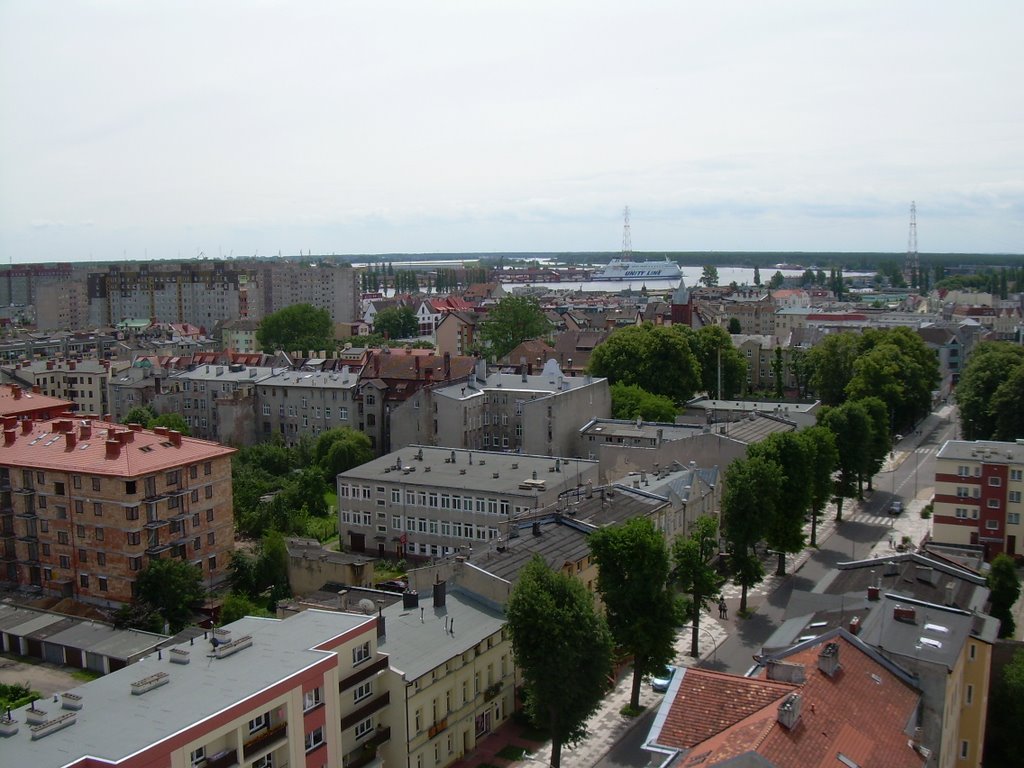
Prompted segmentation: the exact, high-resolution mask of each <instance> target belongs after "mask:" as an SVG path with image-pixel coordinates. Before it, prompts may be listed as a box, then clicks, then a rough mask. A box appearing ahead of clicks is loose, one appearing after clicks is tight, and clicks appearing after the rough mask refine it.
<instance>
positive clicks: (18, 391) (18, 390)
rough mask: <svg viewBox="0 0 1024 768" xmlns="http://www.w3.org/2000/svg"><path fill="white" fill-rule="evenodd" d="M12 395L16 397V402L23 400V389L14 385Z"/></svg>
mask: <svg viewBox="0 0 1024 768" xmlns="http://www.w3.org/2000/svg"><path fill="white" fill-rule="evenodd" d="M11 395H13V396H14V399H15V400H21V387H19V386H18V385H17V384H12V385H11Z"/></svg>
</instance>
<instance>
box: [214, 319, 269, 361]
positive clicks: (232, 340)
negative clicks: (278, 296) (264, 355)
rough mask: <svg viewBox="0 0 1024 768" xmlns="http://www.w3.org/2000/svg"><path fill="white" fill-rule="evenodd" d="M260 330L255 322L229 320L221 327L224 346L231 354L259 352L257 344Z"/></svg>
mask: <svg viewBox="0 0 1024 768" xmlns="http://www.w3.org/2000/svg"><path fill="white" fill-rule="evenodd" d="M259 328H260V324H259V323H258V322H257V321H255V320H228V321H227V322H226V323H224V324H223V325H222V326H221V339H222V346H223V347H224V349H226V350H227V351H229V352H243V353H248V352H259V351H260V349H259V345H258V344H257V343H256V331H258V330H259Z"/></svg>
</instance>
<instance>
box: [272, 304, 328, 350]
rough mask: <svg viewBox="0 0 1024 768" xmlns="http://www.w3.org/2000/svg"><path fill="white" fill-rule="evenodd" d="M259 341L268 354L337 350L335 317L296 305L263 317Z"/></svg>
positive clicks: (311, 307) (310, 306) (306, 305)
mask: <svg viewBox="0 0 1024 768" xmlns="http://www.w3.org/2000/svg"><path fill="white" fill-rule="evenodd" d="M256 341H257V342H258V343H259V345H260V347H261V348H262V349H263V351H264V352H268V353H273V352H276V351H277V350H279V349H280V350H284V351H285V352H292V351H297V350H303V351H306V350H319V349H323V350H327V349H334V331H333V327H332V324H331V315H330V313H329V312H328V311H327V310H326V309H319V308H317V307H314V306H312V305H310V304H293V305H292V306H290V307H284V308H283V309H279V310H278V311H277V312H272V313H271V314H269V315H267V316H266V317H264V318H263V320H262V322H261V323H260V327H259V330H257V331H256Z"/></svg>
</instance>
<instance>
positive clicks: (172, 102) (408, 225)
mask: <svg viewBox="0 0 1024 768" xmlns="http://www.w3.org/2000/svg"><path fill="white" fill-rule="evenodd" d="M1021 28H1024V4H1022V3H1019V2H1015V1H1011V0H992V1H991V2H988V3H985V4H984V5H982V6H971V5H967V4H962V3H956V2H952V0H940V1H939V2H925V1H924V0H908V1H907V2H903V3H898V4H893V3H887V2H881V0H867V1H866V2H855V1H854V0H836V1H835V2H830V3H827V4H823V3H820V2H815V1H814V0H779V1H778V2H774V3H770V4H768V3H766V4H753V3H746V2H739V1H738V0H722V2H719V3H714V4H706V3H696V2H687V1H686V0H682V1H680V0H676V1H675V2H670V1H669V0H651V1H649V2H639V3H629V4H627V3H623V2H602V1H601V0H592V1H590V2H582V0H565V1H564V2H561V3H541V2H535V1H534V0H514V1H513V0H494V1H493V2H489V3H486V4H468V3H465V2H458V1H457V0H433V1H432V2H430V3H402V2H396V1H395V0H380V2H376V3H372V4H361V3H354V2H344V0H342V1H341V2H329V1H328V0H303V1H302V2H291V3H288V2H284V1H283V0H258V1H256V2H252V1H249V0H215V1H214V2H198V0H175V2H169V1H168V0H149V1H148V2H146V3H135V2H130V0H69V2H67V3H62V4H60V5H59V6H52V5H50V4H47V3H39V2H35V1H34V0H5V1H4V2H3V3H0V98H2V100H3V103H4V105H5V119H4V120H3V121H0V264H10V263H16V264H18V263H21V264H24V263H38V262H68V261H70V262H77V261H121V260H125V259H127V260H132V261H140V260H144V259H175V258H195V257H197V256H199V255H200V254H202V255H205V256H206V257H208V258H218V257H229V256H233V257H236V258H237V257H248V256H253V255H258V256H270V255H275V254H277V253H278V252H279V251H280V252H282V253H283V254H284V255H296V254H298V253H299V252H300V251H301V252H303V253H305V252H312V253H313V254H316V255H329V254H345V255H349V256H359V255H370V256H380V255H388V254H429V253H446V254H448V253H450V254H463V253H466V254H475V253H589V252H597V253H615V252H616V251H619V250H620V249H621V245H622V229H623V220H622V212H623V207H624V206H626V205H628V206H630V208H631V214H632V220H631V235H632V237H631V240H632V248H633V250H634V251H635V252H643V253H647V254H657V253H661V252H687V253H698V252H710V253H721V252H747V253H764V252H769V253H783V254H784V253H819V252H826V253H881V254H899V253H905V252H906V249H907V245H908V230H909V209H910V204H911V201H916V204H917V225H918V226H917V234H918V251H919V252H920V253H922V254H924V253H964V254H993V255H1003V254H1019V253H1021V252H1024V143H1022V142H1021V141H1020V137H1021V136H1022V135H1024V100H1021V99H1019V98H1015V97H1013V95H1012V94H1013V93H1016V92H1017V91H1018V90H1019V84H1020V83H1021V82H1024V56H1021V55H1020V54H1019V52H1018V48H1019V42H1018V40H1017V37H1018V36H1019V34H1018V30H1020V29H1021Z"/></svg>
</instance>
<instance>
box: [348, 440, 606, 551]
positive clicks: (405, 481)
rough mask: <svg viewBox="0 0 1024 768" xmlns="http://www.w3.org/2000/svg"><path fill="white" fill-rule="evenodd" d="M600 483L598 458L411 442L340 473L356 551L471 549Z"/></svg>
mask: <svg viewBox="0 0 1024 768" xmlns="http://www.w3.org/2000/svg"><path fill="white" fill-rule="evenodd" d="M596 480H597V462H594V461H586V460H583V459H566V458H551V457H547V456H535V455H526V454H524V455H517V454H512V453H497V452H493V451H491V452H488V451H470V450H462V449H460V450H451V449H448V448H438V447H432V446H415V445H414V446H407V447H406V448H404V449H403V450H401V451H394V452H392V453H389V454H387V455H385V456H381V457H380V458H377V459H374V460H373V461H370V462H367V463H366V464H363V465H361V466H359V467H355V468H354V469H350V470H348V471H347V472H342V473H341V474H339V475H338V480H337V483H338V507H339V510H338V514H339V517H338V532H339V534H340V536H341V539H342V541H343V542H345V544H346V546H347V548H348V549H350V550H351V551H353V552H371V553H377V554H379V555H381V556H383V555H392V554H393V555H395V556H397V557H418V558H428V557H441V556H444V555H450V554H453V553H456V552H469V551H470V550H471V549H472V547H473V545H474V544H476V545H477V546H482V545H483V544H485V543H486V542H491V541H495V540H497V539H498V538H499V537H501V536H506V537H507V535H508V530H507V528H508V524H509V521H511V520H512V519H513V518H515V517H518V516H522V515H526V514H530V513H531V512H533V511H534V510H537V509H540V508H542V507H544V506H547V505H549V504H553V503H554V501H555V500H556V499H557V498H558V496H559V494H561V493H563V492H565V491H567V490H570V489H573V488H578V487H581V486H583V485H585V484H586V483H587V481H591V482H594V481H596Z"/></svg>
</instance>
